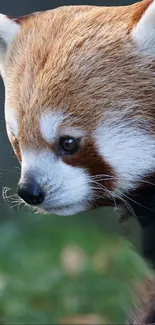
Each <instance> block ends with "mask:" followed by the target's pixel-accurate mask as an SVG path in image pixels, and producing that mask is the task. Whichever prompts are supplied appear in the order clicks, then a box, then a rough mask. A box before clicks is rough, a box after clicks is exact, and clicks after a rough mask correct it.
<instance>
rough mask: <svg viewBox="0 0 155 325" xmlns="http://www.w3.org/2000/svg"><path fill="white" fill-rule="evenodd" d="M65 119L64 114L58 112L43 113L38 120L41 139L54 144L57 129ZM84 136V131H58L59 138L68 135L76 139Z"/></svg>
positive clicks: (71, 128) (75, 129)
mask: <svg viewBox="0 0 155 325" xmlns="http://www.w3.org/2000/svg"><path fill="white" fill-rule="evenodd" d="M66 118H67V116H66V114H63V113H62V112H58V111H56V112H47V113H44V114H43V115H42V116H41V118H40V132H41V135H42V137H43V139H44V140H45V141H47V142H48V143H52V142H54V141H55V139H56V137H57V129H58V127H59V126H60V124H61V122H62V121H64V119H66ZM85 134H86V131H84V130H81V129H78V128H73V127H69V128H68V127H67V128H64V127H63V129H62V128H60V129H59V136H64V135H70V136H72V137H77V138H78V137H82V136H84V135H85Z"/></svg>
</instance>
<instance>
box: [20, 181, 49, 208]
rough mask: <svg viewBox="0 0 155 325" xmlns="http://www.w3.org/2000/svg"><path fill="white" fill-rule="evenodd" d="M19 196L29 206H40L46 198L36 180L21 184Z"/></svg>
mask: <svg viewBox="0 0 155 325" xmlns="http://www.w3.org/2000/svg"><path fill="white" fill-rule="evenodd" d="M18 195H19V196H20V197H21V198H22V199H23V200H24V201H25V202H26V203H27V204H29V205H39V204H41V203H42V202H43V201H44V198H45V195H44V193H43V191H42V190H41V188H40V187H39V185H38V184H37V183H36V182H35V181H34V180H31V182H25V183H19V184H18Z"/></svg>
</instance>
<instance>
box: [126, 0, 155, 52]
mask: <svg viewBox="0 0 155 325" xmlns="http://www.w3.org/2000/svg"><path fill="white" fill-rule="evenodd" d="M140 5H141V6H142V5H143V8H144V6H145V8H144V10H143V12H141V15H140V17H139V20H138V19H137V22H136V23H135V24H134V27H133V29H132V31H131V36H132V39H133V41H134V42H135V43H136V45H137V47H138V48H139V49H140V50H141V51H144V52H147V53H149V54H151V55H155V0H154V1H152V0H145V1H142V3H141V4H140ZM141 8H142V7H141Z"/></svg>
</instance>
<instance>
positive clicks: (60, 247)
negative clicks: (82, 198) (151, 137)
mask: <svg viewBox="0 0 155 325" xmlns="http://www.w3.org/2000/svg"><path fill="white" fill-rule="evenodd" d="M69 3H71V4H75V3H77V4H84V3H85V4H88V3H89V4H98V5H113V4H115V5H118V4H127V3H128V4H129V3H131V1H126V2H125V1H102V2H101V1H98V2H95V0H94V2H93V1H85V2H83V1H82V2H80V1H70V2H69V1H64V0H62V1H57V2H54V1H53V2H52V3H51V1H50V0H42V1H41V0H38V1H35V0H31V1H26V0H25V1H22V0H14V1H13V2H11V0H5V2H3V3H0V11H1V12H3V13H7V14H8V15H16V16H18V15H22V14H27V13H28V12H32V11H38V10H45V9H48V8H53V7H57V6H59V5H62V4H63V5H64V4H69ZM0 106H1V110H0V118H1V120H0V148H1V155H0V169H1V176H0V186H1V189H3V187H8V188H11V189H12V190H11V191H8V198H9V199H8V201H9V202H6V201H4V199H3V198H2V195H1V197H0V221H1V222H0V324H9V323H10V324H12V323H16V324H17V323H20V324H21V323H27V324H33V323H35V324H36V323H37V324H54V323H55V324H107V323H117V324H120V323H124V322H125V319H126V317H128V316H129V314H130V310H131V308H132V307H133V303H134V301H135V298H136V293H135V291H136V287H137V284H138V283H139V282H141V281H143V280H144V278H145V276H147V274H148V268H147V267H146V264H145V263H144V261H143V260H142V259H141V258H140V257H139V255H137V253H138V254H139V253H140V252H141V229H140V227H139V225H138V224H137V223H136V220H130V221H128V222H127V224H126V225H125V226H123V227H120V225H119V223H118V216H117V215H116V214H115V213H114V211H113V210H112V209H106V208H105V209H99V210H95V211H92V212H90V213H85V214H81V215H78V216H74V217H58V216H38V215H34V214H32V213H31V212H30V211H26V210H25V209H24V208H22V207H19V208H18V207H17V206H15V205H16V203H15V202H13V200H12V198H11V195H12V193H14V192H16V185H17V182H18V179H19V175H20V170H19V165H18V162H17V160H16V158H15V157H14V154H13V152H12V149H11V146H10V144H9V142H8V139H7V136H6V131H5V124H4V113H3V106H4V88H3V84H2V82H0ZM13 207H14V208H13ZM124 236H125V237H124ZM125 238H126V239H125ZM127 239H129V241H128V240H127ZM129 242H130V244H129Z"/></svg>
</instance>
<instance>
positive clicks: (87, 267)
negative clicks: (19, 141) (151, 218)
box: [0, 208, 148, 324]
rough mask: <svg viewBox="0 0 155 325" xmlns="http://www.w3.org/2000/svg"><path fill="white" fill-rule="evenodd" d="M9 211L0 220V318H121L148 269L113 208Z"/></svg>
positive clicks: (9, 321)
mask: <svg viewBox="0 0 155 325" xmlns="http://www.w3.org/2000/svg"><path fill="white" fill-rule="evenodd" d="M10 209H11V208H10ZM14 213H16V218H14V217H13V219H12V220H8V221H7V222H3V223H1V226H0V324H14V323H16V324H17V323H20V324H24V323H27V324H108V323H109V324H110V323H113V324H114V323H115V324H123V323H124V322H125V320H126V318H127V317H128V316H129V314H130V310H131V309H132V308H133V302H134V301H135V292H136V284H137V283H139V282H140V281H143V278H144V277H145V276H146V275H147V274H148V269H147V267H146V265H145V263H144V262H143V260H142V259H141V258H140V257H139V256H138V255H137V253H136V252H134V250H135V249H136V246H134V249H133V248H132V247H131V244H129V242H128V241H127V240H126V239H125V238H124V237H123V235H122V234H121V232H120V229H119V226H118V224H117V222H116V220H117V219H116V215H115V216H114V215H113V213H112V211H111V210H108V209H101V210H99V211H93V212H91V213H85V214H83V215H79V216H76V217H58V216H37V215H33V214H31V213H30V212H26V211H24V210H23V209H21V210H19V212H18V211H15V212H14ZM12 216H13V213H12ZM136 232H137V230H136Z"/></svg>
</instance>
